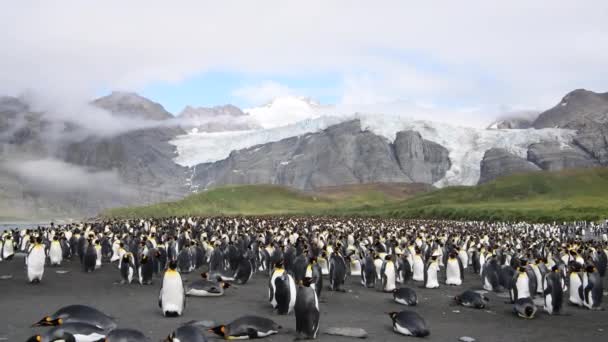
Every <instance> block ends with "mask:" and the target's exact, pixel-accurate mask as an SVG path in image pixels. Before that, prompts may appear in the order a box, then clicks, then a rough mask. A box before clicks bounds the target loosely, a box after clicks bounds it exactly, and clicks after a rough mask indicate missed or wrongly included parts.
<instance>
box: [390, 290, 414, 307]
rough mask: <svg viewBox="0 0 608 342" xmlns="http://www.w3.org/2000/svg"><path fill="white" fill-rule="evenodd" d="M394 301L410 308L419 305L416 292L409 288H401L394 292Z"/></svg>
mask: <svg viewBox="0 0 608 342" xmlns="http://www.w3.org/2000/svg"><path fill="white" fill-rule="evenodd" d="M393 299H394V300H395V302H397V303H399V304H403V305H408V306H416V305H417V304H418V296H417V295H416V292H415V291H414V290H412V289H410V288H407V287H401V288H398V289H394V290H393Z"/></svg>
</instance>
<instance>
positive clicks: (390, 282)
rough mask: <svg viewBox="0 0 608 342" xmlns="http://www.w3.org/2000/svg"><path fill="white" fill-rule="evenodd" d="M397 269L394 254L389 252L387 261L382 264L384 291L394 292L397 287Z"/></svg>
mask: <svg viewBox="0 0 608 342" xmlns="http://www.w3.org/2000/svg"><path fill="white" fill-rule="evenodd" d="M396 271H397V268H396V267H395V263H394V262H393V256H392V255H390V254H389V255H387V256H386V257H385V261H384V263H383V264H382V269H381V274H382V291H384V292H393V290H395V289H396V288H397V284H396V273H397V272H396Z"/></svg>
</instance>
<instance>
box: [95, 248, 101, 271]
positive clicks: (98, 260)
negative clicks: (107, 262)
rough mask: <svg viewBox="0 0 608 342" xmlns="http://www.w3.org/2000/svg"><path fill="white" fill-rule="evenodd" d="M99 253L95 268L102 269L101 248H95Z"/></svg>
mask: <svg viewBox="0 0 608 342" xmlns="http://www.w3.org/2000/svg"><path fill="white" fill-rule="evenodd" d="M95 250H96V252H97V259H96V260H95V268H100V267H101V248H95Z"/></svg>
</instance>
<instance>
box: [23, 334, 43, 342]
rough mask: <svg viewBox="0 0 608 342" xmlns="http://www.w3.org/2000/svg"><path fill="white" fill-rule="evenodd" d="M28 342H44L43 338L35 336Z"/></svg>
mask: <svg viewBox="0 0 608 342" xmlns="http://www.w3.org/2000/svg"><path fill="white" fill-rule="evenodd" d="M26 342H42V336H41V335H34V336H32V337H30V338H28V339H27V341H26Z"/></svg>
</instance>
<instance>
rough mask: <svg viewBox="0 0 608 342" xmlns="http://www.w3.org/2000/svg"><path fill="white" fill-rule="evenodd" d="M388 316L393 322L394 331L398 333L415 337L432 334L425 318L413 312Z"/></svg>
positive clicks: (392, 313)
mask: <svg viewBox="0 0 608 342" xmlns="http://www.w3.org/2000/svg"><path fill="white" fill-rule="evenodd" d="M388 315H389V316H390V317H391V319H392V320H393V330H395V332H396V333H399V334H402V335H406V336H414V337H425V336H428V335H430V334H431V332H430V331H429V328H428V325H427V324H426V321H425V320H424V318H422V317H421V316H420V315H419V314H417V313H415V312H413V311H401V312H390V313H389V314H388Z"/></svg>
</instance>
